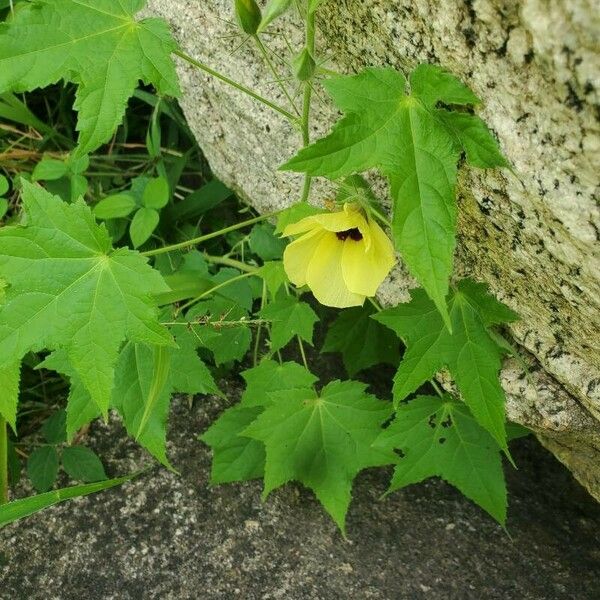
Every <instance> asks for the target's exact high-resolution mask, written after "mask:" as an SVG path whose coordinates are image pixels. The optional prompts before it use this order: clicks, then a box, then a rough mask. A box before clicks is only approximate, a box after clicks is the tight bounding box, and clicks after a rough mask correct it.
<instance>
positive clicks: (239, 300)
mask: <svg viewBox="0 0 600 600" xmlns="http://www.w3.org/2000/svg"><path fill="white" fill-rule="evenodd" d="M240 275H241V273H240V272H239V271H238V270H237V269H230V268H225V269H220V270H219V272H218V273H217V274H216V275H214V276H213V277H212V280H213V282H214V283H215V284H220V283H224V282H226V281H229V280H230V279H233V278H234V277H239V276H240ZM216 294H217V295H219V296H223V298H226V299H228V300H231V301H233V302H235V303H236V304H237V305H238V306H239V307H240V308H242V309H244V310H247V311H250V310H252V304H253V301H254V296H253V293H252V288H251V287H250V284H249V283H248V281H247V280H245V279H242V280H240V281H234V282H233V283H229V284H227V285H226V286H223V287H222V288H220V289H219V290H218V291H217V292H216Z"/></svg>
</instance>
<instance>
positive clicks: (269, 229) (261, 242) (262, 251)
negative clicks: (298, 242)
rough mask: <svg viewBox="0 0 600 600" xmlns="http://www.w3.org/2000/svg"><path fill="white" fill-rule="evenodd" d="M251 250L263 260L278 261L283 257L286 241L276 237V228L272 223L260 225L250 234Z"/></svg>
mask: <svg viewBox="0 0 600 600" xmlns="http://www.w3.org/2000/svg"><path fill="white" fill-rule="evenodd" d="M249 244H250V250H252V252H254V253H255V254H258V256H260V258H262V259H263V260H278V259H280V258H281V257H282V256H283V251H284V250H285V247H286V245H287V242H286V240H284V239H282V238H280V237H276V236H275V228H274V227H273V225H271V224H270V223H259V224H258V225H255V226H254V227H253V228H252V231H251V232H250V240H249Z"/></svg>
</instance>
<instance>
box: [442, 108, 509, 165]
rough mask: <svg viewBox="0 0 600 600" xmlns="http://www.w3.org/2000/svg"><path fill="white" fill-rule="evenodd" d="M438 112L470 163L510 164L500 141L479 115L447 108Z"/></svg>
mask: <svg viewBox="0 0 600 600" xmlns="http://www.w3.org/2000/svg"><path fill="white" fill-rule="evenodd" d="M436 114H437V115H438V117H439V118H440V119H441V121H442V122H443V123H444V125H446V127H447V128H448V129H449V130H450V131H452V133H453V134H454V135H455V137H456V140H457V143H458V145H459V147H460V149H461V150H464V152H465V154H466V155H467V161H468V162H469V163H470V164H472V165H473V166H475V167H480V168H482V169H491V168H493V167H508V166H509V164H508V161H507V160H506V158H504V156H503V155H502V152H501V151H500V148H499V146H498V142H497V141H496V140H495V139H494V137H493V136H492V134H491V132H490V130H489V129H488V126H487V125H486V124H485V123H484V122H483V121H482V120H481V119H480V118H479V117H478V116H476V115H470V114H468V113H460V112H448V111H446V110H438V111H437V112H436Z"/></svg>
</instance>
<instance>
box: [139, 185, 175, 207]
mask: <svg viewBox="0 0 600 600" xmlns="http://www.w3.org/2000/svg"><path fill="white" fill-rule="evenodd" d="M169 194H170V192H169V182H168V181H167V180H166V179H165V178H164V177H156V178H155V179H151V180H150V181H149V182H148V183H147V185H146V188H145V189H144V194H143V196H142V204H143V205H144V206H145V207H146V208H155V209H157V210H158V209H160V208H164V207H165V206H166V205H167V204H168V203H169Z"/></svg>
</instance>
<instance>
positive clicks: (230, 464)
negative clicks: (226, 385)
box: [199, 406, 265, 484]
mask: <svg viewBox="0 0 600 600" xmlns="http://www.w3.org/2000/svg"><path fill="white" fill-rule="evenodd" d="M261 412H262V410H261V408H260V407H249V408H247V407H245V406H234V407H233V408H230V409H228V410H226V411H225V412H224V413H223V414H222V415H221V416H220V417H219V419H218V420H217V421H215V423H214V424H213V425H212V426H211V427H210V428H209V429H208V430H207V431H206V432H205V433H203V434H202V435H201V436H200V438H199V439H201V440H202V441H203V442H204V443H205V444H208V445H209V446H210V447H211V449H212V451H213V460H212V468H211V476H210V480H211V482H212V483H214V484H218V483H231V482H234V481H248V480H250V479H258V478H260V477H262V476H263V474H264V470H265V448H264V445H263V444H262V443H261V442H259V441H256V440H253V439H251V438H248V437H245V436H243V435H242V432H243V431H244V430H245V429H246V428H247V427H248V426H249V425H250V424H251V423H252V422H253V421H254V420H255V419H256V417H257V416H258V415H259V414H260V413H261Z"/></svg>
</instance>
